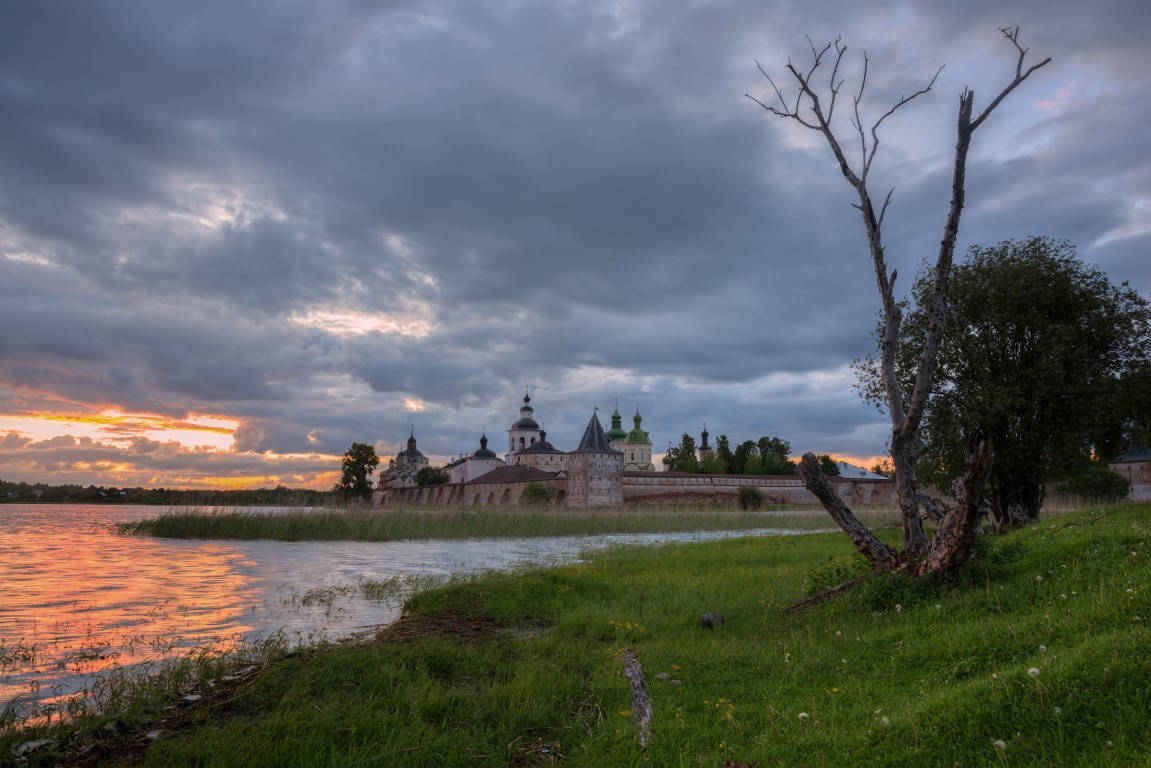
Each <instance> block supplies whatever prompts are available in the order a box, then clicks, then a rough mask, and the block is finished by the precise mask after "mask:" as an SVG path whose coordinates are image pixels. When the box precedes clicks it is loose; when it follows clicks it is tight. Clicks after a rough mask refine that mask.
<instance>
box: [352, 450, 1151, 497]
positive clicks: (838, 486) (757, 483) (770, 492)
mask: <svg viewBox="0 0 1151 768" xmlns="http://www.w3.org/2000/svg"><path fill="white" fill-rule="evenodd" d="M583 458H584V461H588V458H587V457H583ZM590 463H591V462H589V464H590ZM577 464H578V462H577ZM572 469H573V470H576V469H577V468H576V467H573V468H572ZM579 470H582V471H573V472H572V473H571V475H570V476H569V477H567V478H564V477H557V478H554V479H552V480H535V481H520V482H514V483H482V482H481V483H474V482H473V483H467V484H462V483H448V484H447V485H437V486H426V487H423V488H389V489H383V490H376V491H375V493H374V494H373V505H374V506H377V507H420V506H434V507H460V506H463V507H485V506H490V505H501V506H514V505H516V504H519V501H520V496H521V495H522V494H523V491H524V488H525V487H526V486H527V485H528V482H536V483H542V484H546V485H554V486H556V488H557V489H558V491H559V493H560V497H561V498H565V502H564V503H565V506H569V507H576V508H582V507H596V506H614V505H620V504H643V503H660V501H661V500H662V501H667V500H670V499H676V500H680V501H690V500H692V499H694V500H697V501H699V502H703V503H711V502H716V501H725V500H728V499H733V498H734V497H735V496H737V495H738V494H739V489H740V487H742V486H745V485H749V486H753V487H755V488H758V489H759V490H760V492H762V493H763V495H764V497H765V498H766V499H768V500H773V501H777V502H782V503H788V502H794V503H797V504H818V503H819V502H818V500H817V499H816V498H815V496H813V495H812V494H811V492H810V491H808V490H807V489H806V488H805V487H804V486H803V481H802V480H800V479H799V478H798V477H796V476H794V475H699V474H688V473H678V472H675V473H672V472H623V473H620V471H619V470H618V467H614V466H612V467H609V466H606V465H602V464H597V466H595V467H594V468H593V467H590V466H589V467H588V468H586V469H584V468H583V467H579ZM1144 471H1145V472H1146V471H1147V468H1146V467H1145V469H1144ZM831 483H832V487H833V488H834V489H835V492H836V493H837V494H838V495H839V497H840V498H842V499H843V500H844V501H845V502H847V503H848V504H854V505H857V506H870V505H878V506H897V505H898V498H897V496H896V493H895V483H894V482H893V481H890V480H860V479H847V478H831Z"/></svg>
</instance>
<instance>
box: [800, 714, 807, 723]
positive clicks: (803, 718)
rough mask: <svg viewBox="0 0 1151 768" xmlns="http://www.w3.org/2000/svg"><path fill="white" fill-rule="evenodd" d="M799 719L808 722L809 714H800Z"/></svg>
mask: <svg viewBox="0 0 1151 768" xmlns="http://www.w3.org/2000/svg"><path fill="white" fill-rule="evenodd" d="M799 719H800V720H801V721H803V720H806V719H807V713H806V712H800V713H799Z"/></svg>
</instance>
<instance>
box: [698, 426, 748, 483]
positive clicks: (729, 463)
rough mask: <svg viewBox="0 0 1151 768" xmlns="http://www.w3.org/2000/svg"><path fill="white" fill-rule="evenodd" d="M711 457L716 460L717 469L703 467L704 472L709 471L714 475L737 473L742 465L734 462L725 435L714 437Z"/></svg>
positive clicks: (733, 455) (729, 444)
mask: <svg viewBox="0 0 1151 768" xmlns="http://www.w3.org/2000/svg"><path fill="white" fill-rule="evenodd" d="M712 457H713V458H715V460H716V463H715V466H716V467H717V469H716V470H715V471H712V470H710V469H706V468H705V469H704V472H710V473H711V474H714V475H738V474H740V472H741V471H742V465H740V464H737V463H736V459H735V454H734V453H733V452H732V450H731V443H730V442H729V441H728V439H727V435H720V436H719V437H717V438H716V440H715V450H714V451H713V452H712Z"/></svg>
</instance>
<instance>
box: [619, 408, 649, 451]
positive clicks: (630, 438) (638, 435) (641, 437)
mask: <svg viewBox="0 0 1151 768" xmlns="http://www.w3.org/2000/svg"><path fill="white" fill-rule="evenodd" d="M631 420H632V421H633V422H634V423H635V426H634V427H633V428H632V430H631V432H628V433H627V437H626V438H624V442H625V443H632V444H635V443H642V444H644V445H648V444H650V443H651V438H650V437H648V436H647V432H644V431H643V430H642V429H640V428H639V423H640V422H641V421H642V420H643V417H642V416H640V415H639V411H638V410H637V411H636V412H635V416H632V417H631Z"/></svg>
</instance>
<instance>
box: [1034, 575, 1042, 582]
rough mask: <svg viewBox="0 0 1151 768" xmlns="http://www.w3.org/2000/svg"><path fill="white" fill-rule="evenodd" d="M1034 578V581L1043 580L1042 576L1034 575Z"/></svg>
mask: <svg viewBox="0 0 1151 768" xmlns="http://www.w3.org/2000/svg"><path fill="white" fill-rule="evenodd" d="M1035 580H1036V581H1043V577H1042V576H1036V577H1035Z"/></svg>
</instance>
